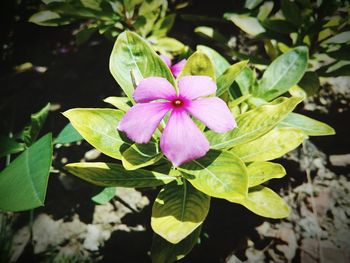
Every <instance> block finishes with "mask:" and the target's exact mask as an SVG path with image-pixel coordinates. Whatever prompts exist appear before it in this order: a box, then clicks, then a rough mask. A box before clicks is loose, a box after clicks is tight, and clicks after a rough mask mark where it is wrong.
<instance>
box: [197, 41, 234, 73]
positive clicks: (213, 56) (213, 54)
mask: <svg viewBox="0 0 350 263" xmlns="http://www.w3.org/2000/svg"><path fill="white" fill-rule="evenodd" d="M197 50H199V51H201V52H203V53H205V54H206V55H207V56H208V57H209V58H210V60H211V62H212V63H213V65H214V68H215V76H220V75H221V74H222V73H224V71H225V70H226V69H227V68H228V67H229V66H230V64H229V63H228V62H227V60H226V59H225V58H224V57H223V56H221V55H220V54H219V53H218V52H217V51H216V50H214V49H212V48H210V47H207V46H203V45H198V46H197Z"/></svg>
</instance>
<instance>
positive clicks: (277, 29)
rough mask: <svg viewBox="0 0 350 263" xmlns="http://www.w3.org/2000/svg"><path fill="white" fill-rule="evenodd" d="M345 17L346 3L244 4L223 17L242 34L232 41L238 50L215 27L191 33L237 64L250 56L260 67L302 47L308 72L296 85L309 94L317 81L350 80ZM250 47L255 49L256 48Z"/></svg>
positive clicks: (257, 0) (349, 25)
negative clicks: (225, 52)
mask: <svg viewBox="0 0 350 263" xmlns="http://www.w3.org/2000/svg"><path fill="white" fill-rule="evenodd" d="M349 13H350V3H349V1H345V0H327V1H326V0H323V1H322V0H320V1H310V0H295V1H291V0H280V1H262V0H254V1H253V0H246V1H245V2H244V6H243V7H242V9H240V10H235V11H234V12H226V13H225V14H224V18H225V19H226V20H229V21H231V22H233V23H234V24H235V26H236V27H237V28H239V29H240V30H241V31H242V32H244V33H245V38H243V40H241V39H237V38H235V41H236V43H235V44H237V45H238V49H239V51H238V50H234V51H233V50H232V49H231V48H229V47H228V45H227V43H229V42H231V46H232V39H231V41H230V39H228V38H227V37H225V36H223V34H221V33H220V32H219V31H218V30H217V29H215V28H212V27H207V26H201V27H197V28H196V29H195V32H196V33H198V34H200V35H202V36H206V37H207V38H210V39H212V40H214V41H215V42H216V44H218V45H219V46H221V47H224V48H225V49H226V50H227V49H229V52H228V53H230V54H231V55H233V56H234V57H236V58H238V59H247V57H249V58H250V61H251V62H252V63H254V64H256V65H257V66H258V67H260V68H264V65H267V64H269V63H270V62H271V61H273V60H274V59H276V58H277V57H278V56H279V55H280V54H283V53H286V52H288V51H290V50H291V49H292V48H293V47H297V46H306V47H307V48H308V49H309V54H310V60H309V67H308V72H307V73H306V74H305V75H304V77H303V79H301V81H300V82H299V85H300V86H301V87H302V88H303V89H304V90H305V92H306V93H307V94H308V95H313V94H315V93H316V92H317V89H318V88H319V80H318V78H319V77H337V76H349V75H350V56H349V54H350V46H349V43H350V20H349ZM239 40H241V41H240V42H239ZM254 45H259V46H258V47H257V49H254V48H253V46H254ZM259 47H263V49H259ZM263 53H265V55H262V54H263ZM266 58H268V59H267V60H266Z"/></svg>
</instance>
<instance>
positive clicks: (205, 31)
mask: <svg viewBox="0 0 350 263" xmlns="http://www.w3.org/2000/svg"><path fill="white" fill-rule="evenodd" d="M194 32H195V33H197V34H199V35H201V36H203V37H206V38H209V39H212V40H215V41H217V42H220V43H227V42H228V39H227V38H226V37H225V36H223V35H222V34H221V33H220V32H219V31H217V30H216V29H214V28H212V27H208V26H199V27H196V28H195V29H194ZM197 47H198V46H197ZM197 50H199V49H198V48H197ZM207 55H208V54H207ZM208 56H209V55H208Z"/></svg>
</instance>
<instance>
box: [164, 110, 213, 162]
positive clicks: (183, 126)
mask: <svg viewBox="0 0 350 263" xmlns="http://www.w3.org/2000/svg"><path fill="white" fill-rule="evenodd" d="M160 148H161V149H162V152H163V153H164V155H165V156H166V157H167V158H168V159H169V160H170V161H171V162H172V163H173V165H174V166H179V165H181V164H183V163H185V162H188V161H191V160H194V159H197V158H200V157H202V156H204V155H205V154H206V153H207V152H208V151H209V142H208V140H207V138H206V137H205V136H204V134H203V133H202V132H201V131H200V130H199V129H198V127H197V126H196V125H195V124H194V122H193V121H192V119H191V117H190V116H189V115H188V114H187V113H186V111H184V110H173V111H172V113H171V115H170V117H169V120H168V123H167V124H166V126H165V129H164V131H163V134H162V137H161V138H160Z"/></svg>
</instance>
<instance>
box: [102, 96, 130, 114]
mask: <svg viewBox="0 0 350 263" xmlns="http://www.w3.org/2000/svg"><path fill="white" fill-rule="evenodd" d="M103 101H104V102H107V103H109V104H111V105H113V106H114V107H116V108H118V109H120V110H122V111H124V112H127V111H128V110H129V109H130V107H131V106H132V103H131V102H130V100H129V99H128V98H127V97H108V98H105V99H104V100H103Z"/></svg>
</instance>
